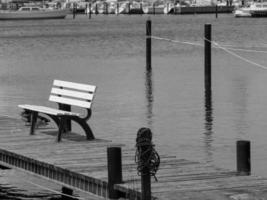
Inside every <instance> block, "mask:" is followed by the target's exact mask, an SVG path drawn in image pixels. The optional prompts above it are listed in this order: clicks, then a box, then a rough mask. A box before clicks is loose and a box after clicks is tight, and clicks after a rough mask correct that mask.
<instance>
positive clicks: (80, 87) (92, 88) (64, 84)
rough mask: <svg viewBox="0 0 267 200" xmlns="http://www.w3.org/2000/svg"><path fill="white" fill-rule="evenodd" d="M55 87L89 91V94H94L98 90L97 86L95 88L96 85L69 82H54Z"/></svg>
mask: <svg viewBox="0 0 267 200" xmlns="http://www.w3.org/2000/svg"><path fill="white" fill-rule="evenodd" d="M53 85H54V86H57V87H66V88H71V89H76V90H82V91H87V92H92V93H94V92H95V90H96V86H94V85H86V84H81V83H73V82H69V81H60V80H54V83H53Z"/></svg>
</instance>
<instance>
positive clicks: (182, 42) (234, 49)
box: [151, 36, 267, 53]
mask: <svg viewBox="0 0 267 200" xmlns="http://www.w3.org/2000/svg"><path fill="white" fill-rule="evenodd" d="M151 38H152V39H156V40H163V41H167V42H172V43H180V44H188V45H194V46H200V47H203V46H204V45H203V44H200V43H194V42H187V41H179V40H172V39H168V38H162V37H157V36H151ZM220 46H221V47H223V48H225V49H228V50H232V51H243V52H252V53H267V51H262V50H254V49H244V48H237V47H234V46H233V47H227V48H226V47H224V46H229V45H220ZM215 48H218V49H219V48H220V47H215ZM257 48H261V47H257Z"/></svg>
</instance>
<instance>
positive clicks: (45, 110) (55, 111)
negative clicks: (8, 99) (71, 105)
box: [18, 104, 80, 116]
mask: <svg viewBox="0 0 267 200" xmlns="http://www.w3.org/2000/svg"><path fill="white" fill-rule="evenodd" d="M18 107H20V108H23V109H26V110H31V111H36V112H41V113H46V114H51V115H72V116H80V114H79V113H74V112H68V111H64V110H58V109H55V108H50V107H46V106H37V105H28V104H24V105H18Z"/></svg>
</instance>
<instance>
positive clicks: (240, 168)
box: [236, 140, 251, 175]
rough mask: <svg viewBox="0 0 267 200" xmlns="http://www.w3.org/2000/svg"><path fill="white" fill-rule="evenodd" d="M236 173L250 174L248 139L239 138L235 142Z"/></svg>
mask: <svg viewBox="0 0 267 200" xmlns="http://www.w3.org/2000/svg"><path fill="white" fill-rule="evenodd" d="M236 159H237V173H238V174H239V175H250V172H251V162H250V141H245V140H239V141H237V143H236Z"/></svg>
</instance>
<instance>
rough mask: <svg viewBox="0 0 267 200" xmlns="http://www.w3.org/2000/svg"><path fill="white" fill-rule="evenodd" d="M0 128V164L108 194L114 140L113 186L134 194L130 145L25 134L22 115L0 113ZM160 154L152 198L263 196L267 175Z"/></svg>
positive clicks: (51, 132) (44, 132)
mask: <svg viewBox="0 0 267 200" xmlns="http://www.w3.org/2000/svg"><path fill="white" fill-rule="evenodd" d="M0 133H1V134H0V161H1V164H4V165H7V166H11V167H13V168H18V169H22V170H24V171H27V172H30V173H34V174H36V175H38V176H40V177H43V178H45V179H49V180H51V181H53V182H56V183H60V184H62V186H66V187H69V188H75V189H79V190H81V191H84V192H88V193H93V194H96V195H98V196H102V197H104V198H107V197H108V189H107V187H108V174H107V147H110V146H120V147H121V148H122V172H123V184H118V185H115V189H117V190H119V191H120V192H121V194H122V195H123V196H124V198H126V199H140V188H141V186H140V177H139V176H138V175H137V171H136V164H135V162H134V156H135V149H133V148H129V147H127V146H124V145H121V144H115V143H114V142H112V141H106V140H101V139H97V140H94V141H86V140H85V136H82V135H81V136H79V135H75V134H69V135H65V136H63V139H62V142H61V143H57V142H56V130H55V129H39V130H38V131H36V134H35V135H29V127H27V126H25V125H24V122H22V120H20V119H12V118H9V117H0ZM96 135H97V134H96ZM133 146H134V141H133ZM159 154H160V152H159ZM160 157H161V164H160V168H159V171H158V173H157V178H158V182H156V181H155V180H154V179H153V177H152V196H153V198H155V199H163V200H167V199H170V200H174V199H175V200H177V199H192V200H193V199H194V200H195V199H198V200H208V199H211V200H214V199H216V200H217V199H218V200H224V199H225V200H226V199H232V200H233V199H234V200H243V199H246V200H250V199H261V200H262V199H267V178H262V177H257V176H237V173H236V172H235V171H229V170H224V169H219V168H215V167H214V166H211V165H209V164H205V163H199V162H194V161H188V160H185V159H178V158H175V157H174V156H171V155H161V154H160ZM88 199H89V198H88Z"/></svg>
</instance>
